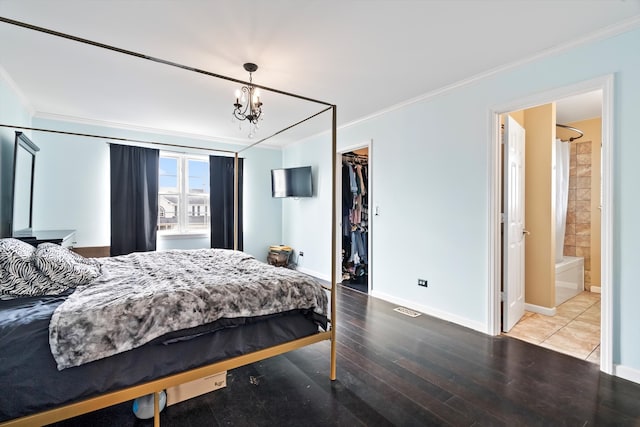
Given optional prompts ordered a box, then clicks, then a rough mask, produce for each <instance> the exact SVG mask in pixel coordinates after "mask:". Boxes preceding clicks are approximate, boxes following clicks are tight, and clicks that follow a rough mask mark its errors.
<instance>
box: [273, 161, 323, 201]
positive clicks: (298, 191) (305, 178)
mask: <svg viewBox="0 0 640 427" xmlns="http://www.w3.org/2000/svg"><path fill="white" fill-rule="evenodd" d="M271 195H272V196H273V197H312V196H313V186H312V175H311V166H302V167H297V168H284V169H272V170H271Z"/></svg>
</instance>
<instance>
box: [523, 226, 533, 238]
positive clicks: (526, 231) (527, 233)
mask: <svg viewBox="0 0 640 427" xmlns="http://www.w3.org/2000/svg"><path fill="white" fill-rule="evenodd" d="M522 235H523V236H529V235H531V232H530V231H529V230H525V229H524V228H523V229H522Z"/></svg>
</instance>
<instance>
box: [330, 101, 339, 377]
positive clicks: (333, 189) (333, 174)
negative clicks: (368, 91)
mask: <svg viewBox="0 0 640 427" xmlns="http://www.w3.org/2000/svg"><path fill="white" fill-rule="evenodd" d="M331 113H332V116H331V376H330V378H331V381H335V379H336V377H337V373H336V286H337V285H336V267H337V266H336V226H337V221H336V149H337V128H336V106H335V105H332V106H331Z"/></svg>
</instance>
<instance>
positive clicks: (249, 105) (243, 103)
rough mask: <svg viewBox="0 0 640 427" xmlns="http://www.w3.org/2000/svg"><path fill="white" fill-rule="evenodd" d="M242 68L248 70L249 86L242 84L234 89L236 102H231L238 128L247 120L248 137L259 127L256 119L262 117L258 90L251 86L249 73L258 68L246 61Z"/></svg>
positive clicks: (251, 81)
mask: <svg viewBox="0 0 640 427" xmlns="http://www.w3.org/2000/svg"><path fill="white" fill-rule="evenodd" d="M244 69H245V70H246V71H248V72H249V86H242V87H241V88H240V89H237V90H236V102H235V104H233V106H234V110H233V117H234V119H235V120H237V121H238V128H239V129H240V130H242V122H243V121H245V120H246V121H248V122H249V127H250V128H249V138H253V135H255V133H256V131H257V130H258V128H259V125H258V121H259V120H262V119H263V118H264V116H263V114H262V102H260V92H259V90H258V89H256V88H255V87H254V86H253V84H252V83H253V80H252V78H251V73H253V72H254V71H256V70H257V69H258V66H257V65H256V64H253V63H251V62H247V63H246V64H244Z"/></svg>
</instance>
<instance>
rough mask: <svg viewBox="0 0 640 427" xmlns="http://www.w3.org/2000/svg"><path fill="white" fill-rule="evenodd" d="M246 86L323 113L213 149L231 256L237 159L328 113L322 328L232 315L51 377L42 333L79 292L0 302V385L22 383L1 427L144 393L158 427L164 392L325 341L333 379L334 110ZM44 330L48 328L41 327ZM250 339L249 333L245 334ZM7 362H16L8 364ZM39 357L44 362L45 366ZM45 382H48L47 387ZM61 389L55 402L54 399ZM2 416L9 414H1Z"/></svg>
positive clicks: (295, 315) (280, 317)
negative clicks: (224, 192)
mask: <svg viewBox="0 0 640 427" xmlns="http://www.w3.org/2000/svg"><path fill="white" fill-rule="evenodd" d="M0 21H2V22H3V23H4V24H6V25H14V26H17V27H21V28H22V29H26V30H29V31H35V32H39V33H41V34H46V35H49V36H51V37H56V38H60V39H65V40H69V41H72V42H73V43H81V44H84V45H86V46H93V47H94V48H98V49H107V50H109V51H112V52H117V53H118V54H122V55H127V56H130V57H133V58H136V59H137V60H142V61H150V62H153V63H156V64H160V66H163V67H174V68H177V69H180V70H183V71H186V72H190V73H196V74H198V75H201V76H207V77H211V78H215V79H221V80H225V81H228V82H232V83H236V84H242V85H245V86H246V85H251V84H252V83H251V82H246V81H243V80H239V79H236V78H233V77H229V76H224V75H221V74H217V73H213V72H211V71H207V70H204V69H200V68H195V67H192V66H189V65H185V64H180V63H177V62H175V61H170V60H167V59H164V58H158V57H154V56H151V55H148V54H144V53H140V52H134V51H131V50H128V49H123V48H120V47H117V46H112V45H107V44H104V43H100V42H96V41H93V40H89V39H84V38H82V37H78V36H74V35H71V34H66V33H63V32H60V31H55V30H52V29H48V28H44V27H39V26H36V25H33V24H29V23H25V22H20V21H16V20H12V19H8V18H4V17H0ZM253 87H255V88H259V89H260V90H264V91H267V92H271V93H275V94H279V95H283V96H286V97H290V98H292V99H297V100H301V101H305V102H310V103H313V104H315V105H320V106H321V108H322V110H320V111H318V112H316V113H314V114H312V115H310V116H308V117H306V118H304V119H302V120H299V121H298V122H296V123H293V124H291V125H289V126H287V127H285V128H283V129H281V130H280V131H277V132H275V133H273V134H272V135H270V136H266V137H265V138H263V139H260V140H258V141H256V142H253V143H251V144H249V145H247V146H244V147H242V148H240V149H234V150H220V149H216V150H214V151H220V152H225V153H233V155H234V156H235V162H234V182H233V186H234V188H233V194H234V214H233V228H234V230H233V248H234V249H237V248H238V247H239V245H238V242H239V233H238V223H239V218H238V215H239V214H238V212H239V210H238V205H239V197H238V186H239V178H238V169H239V168H238V162H239V154H240V153H242V152H243V151H245V150H249V149H251V148H252V147H254V146H256V145H258V144H261V143H263V142H265V141H267V140H268V139H270V138H272V137H274V136H276V135H278V134H280V133H282V132H285V131H288V130H289V129H292V128H294V127H296V126H298V125H301V124H303V123H305V122H307V121H308V120H311V119H313V118H315V117H317V116H320V115H321V114H323V113H325V112H329V111H330V112H331V133H330V146H328V149H327V151H329V150H330V155H331V165H332V166H331V168H332V169H331V173H330V177H331V178H330V179H331V185H330V187H331V202H330V204H327V216H329V217H330V218H331V225H330V228H329V229H327V230H324V232H326V233H329V234H330V236H331V257H330V259H331V269H330V277H331V279H330V282H331V286H330V287H327V288H326V289H325V290H326V291H327V292H329V293H330V298H329V300H330V302H329V316H328V319H327V315H326V313H318V311H317V310H316V309H315V308H314V309H309V308H306V309H301V308H296V309H289V310H285V311H281V312H278V313H270V314H261V315H258V316H253V317H248V316H244V317H243V316H240V317H234V319H235V320H233V321H230V320H229V319H228V318H225V317H223V318H221V319H218V320H215V321H212V322H209V323H207V324H206V325H204V326H202V325H200V326H195V327H189V328H186V332H187V335H188V336H187V337H181V336H177V337H176V336H171V337H170V338H169V341H170V342H168V341H167V336H159V337H155V338H152V339H151V340H150V341H149V342H146V343H144V344H141V345H140V346H136V347H135V348H132V349H129V350H125V351H124V352H121V353H117V354H113V355H110V356H105V357H103V358H98V359H97V360H93V361H89V362H88V363H81V364H80V365H79V366H74V367H68V368H63V369H62V370H58V368H59V367H61V365H60V363H61V360H58V358H59V357H60V356H64V355H65V354H68V353H65V352H64V351H62V352H58V353H57V354H56V353H55V351H54V352H50V353H49V356H45V354H46V353H47V352H46V351H43V350H44V349H45V348H46V347H47V346H48V345H49V346H50V340H49V343H47V338H48V332H49V331H48V330H47V329H51V328H50V323H51V320H53V319H56V316H57V315H56V313H57V312H58V310H59V309H60V307H63V306H65V305H69V304H67V303H68V302H69V301H73V300H75V298H76V297H77V296H78V293H77V290H75V291H73V290H69V289H65V290H61V291H60V292H57V293H56V296H51V295H49V296H28V297H23V298H21V299H20V300H19V301H18V300H14V301H0V317H2V316H5V319H9V320H6V322H5V321H3V322H4V326H3V327H2V328H3V329H1V330H0V334H2V335H3V338H2V341H0V363H2V365H0V373H1V374H0V375H1V376H0V384H2V385H7V384H11V385H12V387H13V385H14V384H23V385H24V387H25V388H24V389H23V388H22V387H21V386H18V387H15V390H16V393H13V392H12V391H13V390H11V391H10V392H7V390H3V393H0V395H5V396H2V397H1V398H0V399H2V400H0V408H1V409H0V411H6V412H0V426H2V427H5V426H9V425H11V426H13V425H16V426H20V425H25V426H31V425H44V424H49V423H53V422H55V421H58V420H62V419H66V418H70V417H73V416H76V415H79V414H83V413H86V412H91V411H94V410H96V409H100V408H104V407H107V406H110V405H114V404H117V403H121V402H125V401H128V400H131V399H133V398H136V397H139V396H143V395H147V394H150V393H153V394H154V401H155V405H154V406H155V416H154V425H155V426H159V412H158V399H159V395H160V392H161V391H162V390H163V389H166V388H168V387H172V386H176V385H179V384H183V383H186V382H189V381H192V380H196V379H200V378H204V377H207V376H210V375H213V374H217V373H219V372H222V371H225V370H229V369H233V368H236V367H239V366H242V365H246V364H249V363H253V362H256V361H259V360H263V359H265V358H268V357H272V356H275V355H278V354H282V353H285V352H288V351H292V350H295V349H297V348H301V347H304V346H306V345H310V344H314V343H317V342H321V341H324V340H329V341H330V342H331V346H330V354H329V355H328V356H329V361H330V371H329V378H330V379H331V380H335V379H336V330H335V324H336V273H337V271H336V262H335V260H336V233H335V232H334V230H336V227H337V217H336V202H335V199H336V188H335V186H336V184H335V175H336V152H337V150H336V146H337V107H336V105H335V104H332V103H329V102H325V101H321V100H317V99H312V98H309V97H306V96H302V95H297V94H294V93H291V92H285V91H282V90H279V89H275V88H270V87H267V86H263V85H257V84H253ZM0 127H5V128H10V129H13V130H18V129H19V130H23V131H31V132H47V133H53V134H59V135H67V136H77V137H83V138H99V139H103V140H106V141H114V140H116V141H124V142H127V143H131V144H135V145H139V144H141V143H142V144H149V145H152V146H159V147H166V146H169V147H172V148H176V147H177V148H188V149H196V150H202V149H203V148H202V147H200V146H188V145H182V144H175V143H167V142H164V141H148V140H144V141H142V140H138V139H131V138H123V137H121V136H114V135H95V134H87V133H78V132H70V131H68V130H61V129H45V128H36V127H28V126H23V125H22V124H21V123H13V124H11V123H2V124H0ZM90 269H91V268H89V270H90ZM283 271H284V270H283ZM85 273H86V272H85ZM88 274H89V275H91V272H90V271H89V272H88ZM36 282H37V281H36ZM34 283H35V282H34ZM316 308H317V307H316ZM323 318H324V319H323ZM225 319H226V320H225ZM327 320H328V322H327ZM237 321H239V322H240V324H236V323H235V322H237ZM228 322H230V323H228ZM324 324H326V325H328V329H323V327H322V326H323V325H324ZM46 325H49V327H48V326H46ZM4 328H7V329H4ZM12 328H17V329H22V330H27V331H28V332H27V335H26V337H25V336H23V337H22V338H20V335H19V334H15V330H14V329H12ZM192 328H196V329H192ZM202 328H205V331H203V330H201V329H202ZM252 330H253V331H254V332H251V331H252ZM175 333H178V334H180V332H178V331H171V332H170V334H175ZM62 336H64V334H62ZM248 343H250V344H248ZM236 344H237V345H236ZM176 354H179V355H180V357H179V358H176ZM18 355H20V356H18ZM54 355H55V357H54ZM12 357H13V358H14V359H11V358H12ZM42 358H44V359H45V361H44V362H43V359H42ZM151 359H153V360H158V361H159V362H158V363H153V364H149V363H148V361H149V360H151ZM176 359H179V360H176ZM21 361H24V362H21ZM5 363H6V364H5ZM65 363H66V362H65V361H62V365H64V364H65ZM19 365H20V366H19ZM5 367H6V368H5ZM105 372H107V374H105ZM116 372H122V374H123V375H122V376H120V375H116V374H115V373H116ZM43 377H47V379H43ZM44 381H49V382H47V383H45V382H44ZM29 387H30V388H31V389H32V390H35V389H38V390H37V393H41V394H43V395H44V396H41V397H43V399H33V400H34V401H33V402H30V403H29V402H26V401H24V400H23V401H21V403H20V402H18V399H19V396H18V395H19V394H20V393H22V394H25V393H29V391H28V390H29ZM60 389H68V390H71V394H67V395H65V394H64V393H62V390H60ZM59 390H60V393H58V391H59ZM7 395H10V396H7ZM5 408H9V409H6V410H5ZM24 414H29V415H24Z"/></svg>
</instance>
